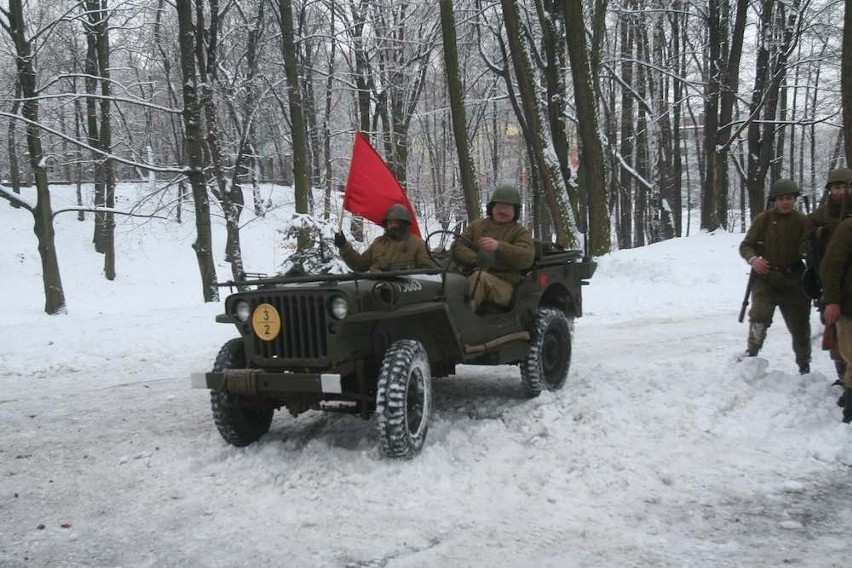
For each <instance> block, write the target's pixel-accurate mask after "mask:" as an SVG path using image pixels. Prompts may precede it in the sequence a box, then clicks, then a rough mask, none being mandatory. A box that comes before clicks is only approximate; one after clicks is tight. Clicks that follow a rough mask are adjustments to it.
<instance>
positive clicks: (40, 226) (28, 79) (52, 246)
mask: <svg viewBox="0 0 852 568" xmlns="http://www.w3.org/2000/svg"><path fill="white" fill-rule="evenodd" d="M0 14H2V15H3V16H4V17H5V21H0V25H2V27H3V29H4V30H5V31H6V33H7V34H9V38H10V39H11V40H12V43H13V45H14V47H15V66H16V68H17V70H18V84H19V85H20V86H21V94H22V95H23V97H24V103H23V108H22V109H21V116H22V118H23V120H24V122H25V123H26V125H27V126H26V130H27V149H28V150H29V154H30V168H32V171H33V174H34V176H35V184H36V203H35V205H34V206H33V205H30V204H29V203H27V202H26V201H24V200H22V199H20V198H19V197H17V196H16V194H14V193H4V194H3V195H4V197H6V198H7V199H9V200H10V201H13V202H17V204H18V205H20V206H21V207H24V208H26V209H27V210H28V211H29V212H30V213H32V216H33V220H34V221H35V225H34V227H33V231H34V232H35V235H36V238H37V239H38V252H39V256H40V257H41V268H42V282H43V284H44V311H45V312H47V313H48V314H51V315H54V314H60V313H64V312H65V311H66V307H65V292H64V290H63V289H62V278H61V277H60V274H59V261H58V259H57V256H56V243H55V233H54V229H53V208H52V207H51V204H50V188H49V187H48V183H47V172H46V171H45V159H44V158H45V156H44V151H43V149H42V143H41V133H40V131H39V127H38V124H39V115H38V110H39V109H38V91H37V88H36V71H35V66H34V65H33V58H34V57H35V54H34V52H33V49H32V43H31V42H32V38H28V37H27V35H26V29H27V25H26V22H25V21H24V13H23V7H22V0H9V8H8V10H6V9H0Z"/></svg>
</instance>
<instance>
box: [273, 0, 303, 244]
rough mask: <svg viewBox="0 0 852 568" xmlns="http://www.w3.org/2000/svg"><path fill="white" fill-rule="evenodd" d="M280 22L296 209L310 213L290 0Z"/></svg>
mask: <svg viewBox="0 0 852 568" xmlns="http://www.w3.org/2000/svg"><path fill="white" fill-rule="evenodd" d="M278 6H279V17H280V20H279V22H278V24H279V28H280V31H281V55H282V58H283V59H284V71H285V74H286V76H287V99H288V101H289V105H290V124H291V136H292V139H293V177H294V186H295V190H296V213H301V214H308V213H310V210H309V203H308V193H309V192H310V190H311V187H310V178H309V177H308V143H307V137H306V133H305V118H304V114H303V113H302V95H301V92H300V90H299V67H298V62H297V61H296V45H295V37H294V34H293V7H292V2H291V0H279V3H278ZM297 246H298V249H299V250H305V249H308V248H310V246H311V242H310V236H309V235H308V233H307V231H301V232H300V233H299V237H298V244H297Z"/></svg>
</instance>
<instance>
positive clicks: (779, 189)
mask: <svg viewBox="0 0 852 568" xmlns="http://www.w3.org/2000/svg"><path fill="white" fill-rule="evenodd" d="M780 195H799V186H798V185H796V182H794V181H793V180H791V179H779V180H778V181H776V182H775V183H773V184H772V189H770V190H769V199H775V198H776V197H778V196H780Z"/></svg>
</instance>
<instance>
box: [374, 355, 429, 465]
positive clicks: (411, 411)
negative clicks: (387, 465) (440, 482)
mask: <svg viewBox="0 0 852 568" xmlns="http://www.w3.org/2000/svg"><path fill="white" fill-rule="evenodd" d="M431 406H432V373H431V371H430V369H429V357H428V356H427V355H426V350H425V349H424V348H423V344H422V343H420V342H419V341H415V340H412V339H401V340H399V341H396V342H394V343H393V344H392V345H391V346H390V347H389V348H388V350H387V351H386V352H385V356H384V359H383V360H382V369H381V371H380V372H379V380H378V385H377V392H376V417H377V425H378V433H379V443H380V451H381V453H382V455H383V456H384V457H389V458H402V459H410V458H413V457H414V456H416V455H417V454H418V453H419V452H420V450H421V448H423V443H424V442H425V441H426V432H427V430H428V423H429V410H430V409H431Z"/></svg>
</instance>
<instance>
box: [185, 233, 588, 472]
mask: <svg viewBox="0 0 852 568" xmlns="http://www.w3.org/2000/svg"><path fill="white" fill-rule="evenodd" d="M448 234H449V236H450V237H458V235H457V234H452V232H451V231H437V232H435V233H432V234H430V235H429V237H428V239H427V243H429V244H430V247H429V248H430V252H432V254H433V258H435V260H436V262H437V263H438V265H439V268H430V269H419V270H406V269H403V270H395V271H390V272H372V273H350V274H322V275H309V276H290V277H287V276H279V277H270V278H265V277H264V278H255V279H246V280H242V281H234V282H226V283H223V284H221V285H222V286H231V287H233V288H237V289H238V290H240V291H237V292H236V293H233V294H231V295H230V296H228V297H227V298H226V300H225V313H224V314H220V315H219V316H217V317H216V321H217V322H222V323H229V324H233V325H235V326H236V328H237V332H238V333H239V337H237V338H235V339H231V340H230V341H228V342H227V343H225V344H224V345H223V346H222V348H221V350H220V351H219V354H218V355H217V356H216V360H215V362H214V364H213V370H212V371H210V372H208V373H193V375H192V384H193V386H194V387H199V388H208V389H210V390H211V393H210V394H211V405H212V409H213V417H214V420H215V423H216V427H217V428H218V430H219V432H220V434H221V435H222V437H223V438H224V439H225V440H226V441H227V442H228V443H230V444H232V445H234V446H246V445H248V444H251V443H252V442H254V441H256V440H257V439H258V438H260V437H261V436H262V435H263V434H265V433H266V432H267V431H268V430H269V428H270V425H271V422H272V416H273V413H274V411H275V410H276V409H280V408H286V409H287V410H288V411H289V412H290V413H291V414H292V415H293V416H297V415H299V414H301V413H303V412H305V411H308V410H317V409H319V410H327V411H336V412H348V413H353V414H357V415H359V416H361V417H362V418H365V419H369V418H370V417H371V416H372V415H375V416H376V424H377V428H378V435H379V443H380V451H381V454H382V455H383V456H385V457H392V458H404V459H407V458H411V457H413V456H415V455H416V454H417V453H419V451H420V450H421V448H422V447H423V443H424V441H425V439H426V432H427V430H428V421H429V411H430V408H431V401H432V381H431V379H432V377H444V376H449V375H453V374H454V373H455V369H456V366H457V365H459V364H466V365H505V364H517V365H518V367H519V368H520V375H521V389H520V391H521V392H522V393H523V395H524V396H527V397H535V396H538V395H539V394H540V393H541V391H542V389H546V390H557V389H559V388H561V387H562V386H563V385H564V384H565V380H566V378H567V375H568V368H569V365H570V363H571V333H572V331H573V325H572V323H573V321H572V320H573V318H575V317H580V316H581V315H582V285H584V284H587V279H588V278H590V277H591V276H592V274H593V273H594V270H595V263H594V262H592V261H590V260H589V259H587V258H583V256H582V253H581V252H579V251H574V250H566V249H563V248H562V247H559V246H556V245H553V244H542V243H536V257H535V262H534V264H533V265H532V266H531V267H530V268H529V269H527V270H524V271H523V272H522V279H521V282H520V284H519V285H518V286H517V287H516V288H515V292H514V295H513V298H512V301H511V304H510V305H509V306H508V307H503V306H491V305H488V304H484V305H482V306H480V307H479V308H477V311H476V312H474V311H472V310H471V308H470V304H469V294H468V282H467V278H466V276H465V275H464V274H463V273H462V272H461V271H460V270H458V267H457V266H456V265H455V264H454V262H453V261H452V255H451V247H447V246H444V244H446V243H448V242H450V241H451V240H452V239H448V238H447V237H448ZM436 240H438V241H441V242H442V243H444V244H441V245H439V246H432V243H433V242H434V241H436Z"/></svg>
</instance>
